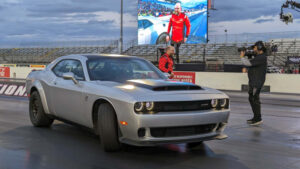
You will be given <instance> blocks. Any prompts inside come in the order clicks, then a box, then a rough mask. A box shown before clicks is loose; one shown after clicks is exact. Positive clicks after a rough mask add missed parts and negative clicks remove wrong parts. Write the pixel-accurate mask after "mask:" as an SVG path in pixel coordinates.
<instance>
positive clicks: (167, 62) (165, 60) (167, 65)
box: [158, 53, 173, 73]
mask: <svg viewBox="0 0 300 169" xmlns="http://www.w3.org/2000/svg"><path fill="white" fill-rule="evenodd" d="M158 68H159V69H160V70H161V71H162V72H166V73H172V72H173V59H172V58H171V57H170V56H169V55H168V54H166V53H165V54H164V55H162V56H161V57H160V59H159V62H158Z"/></svg>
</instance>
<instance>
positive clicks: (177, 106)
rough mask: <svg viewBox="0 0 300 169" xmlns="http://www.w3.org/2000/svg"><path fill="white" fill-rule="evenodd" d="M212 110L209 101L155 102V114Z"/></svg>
mask: <svg viewBox="0 0 300 169" xmlns="http://www.w3.org/2000/svg"><path fill="white" fill-rule="evenodd" d="M209 109H212V107H211V101H210V100H202V101H179V102H155V110H154V111H157V112H169V111H193V110H209Z"/></svg>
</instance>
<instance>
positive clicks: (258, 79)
mask: <svg viewBox="0 0 300 169" xmlns="http://www.w3.org/2000/svg"><path fill="white" fill-rule="evenodd" d="M250 63H251V66H249V67H248V78H249V85H251V86H253V87H256V88H261V87H263V85H264V83H265V81H266V73H267V56H266V54H265V53H263V54H260V55H257V56H256V57H255V58H254V59H251V60H250Z"/></svg>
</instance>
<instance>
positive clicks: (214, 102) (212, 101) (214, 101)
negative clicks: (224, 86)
mask: <svg viewBox="0 0 300 169" xmlns="http://www.w3.org/2000/svg"><path fill="white" fill-rule="evenodd" d="M217 105H218V100H217V99H212V100H211V107H213V108H216V107H217Z"/></svg>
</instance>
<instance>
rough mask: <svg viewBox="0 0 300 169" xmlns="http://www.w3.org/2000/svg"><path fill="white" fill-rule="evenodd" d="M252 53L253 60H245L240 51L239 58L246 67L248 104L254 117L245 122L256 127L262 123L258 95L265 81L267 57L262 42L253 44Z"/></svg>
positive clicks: (243, 54) (242, 52)
mask: <svg viewBox="0 0 300 169" xmlns="http://www.w3.org/2000/svg"><path fill="white" fill-rule="evenodd" d="M253 51H254V52H255V54H256V56H255V57H254V59H250V60H248V59H246V58H245V51H241V55H240V57H241V60H242V62H243V64H244V65H246V66H247V67H248V78H249V91H248V93H249V102H250V105H251V108H252V111H253V115H254V116H253V118H252V119H249V120H247V123H249V124H250V125H252V126H256V125H260V124H262V123H263V121H262V118H261V105H260V104H261V103H260V99H259V94H260V91H261V89H262V87H263V86H264V83H265V80H266V73H267V55H266V47H265V45H264V43H263V42H262V41H258V42H256V43H255V44H254V46H253Z"/></svg>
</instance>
